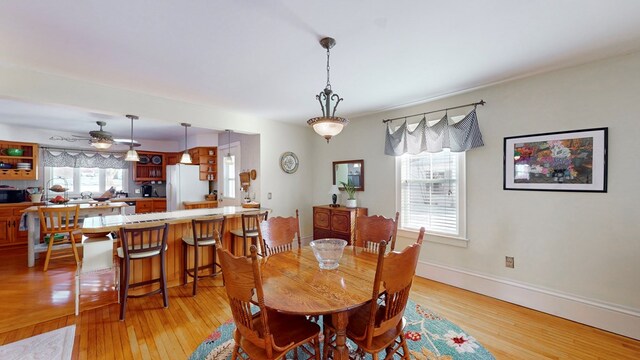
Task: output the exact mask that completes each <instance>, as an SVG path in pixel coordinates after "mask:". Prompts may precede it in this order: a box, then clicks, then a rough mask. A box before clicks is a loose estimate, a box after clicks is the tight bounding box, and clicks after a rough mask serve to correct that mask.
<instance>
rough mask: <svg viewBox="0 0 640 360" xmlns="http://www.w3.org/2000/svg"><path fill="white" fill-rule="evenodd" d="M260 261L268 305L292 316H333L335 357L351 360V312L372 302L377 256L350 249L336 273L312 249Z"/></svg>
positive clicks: (358, 249)
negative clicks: (348, 332)
mask: <svg viewBox="0 0 640 360" xmlns="http://www.w3.org/2000/svg"><path fill="white" fill-rule="evenodd" d="M261 261H262V263H261V269H262V277H263V282H262V287H263V290H264V298H265V305H266V306H267V307H269V308H271V309H274V310H277V311H281V312H284V313H289V314H298V315H326V314H333V324H334V326H336V330H337V337H336V345H337V349H338V351H337V353H336V354H335V356H334V358H335V359H348V358H349V352H348V349H347V347H346V346H345V342H346V339H347V335H346V329H347V324H348V322H349V317H348V314H349V310H351V309H353V308H355V307H358V306H360V305H362V304H365V303H366V302H368V301H369V300H371V296H372V293H373V279H374V277H375V272H376V261H377V254H375V253H371V252H367V251H365V250H364V249H362V248H356V247H350V246H347V247H346V248H345V250H344V254H343V256H342V259H341V260H340V266H339V267H338V268H337V269H335V270H322V269H320V268H319V267H318V261H317V260H316V258H315V256H314V255H313V252H312V250H311V248H310V247H303V248H302V249H297V250H293V251H288V252H284V253H280V254H275V255H271V256H269V257H267V258H264V259H262V260H261Z"/></svg>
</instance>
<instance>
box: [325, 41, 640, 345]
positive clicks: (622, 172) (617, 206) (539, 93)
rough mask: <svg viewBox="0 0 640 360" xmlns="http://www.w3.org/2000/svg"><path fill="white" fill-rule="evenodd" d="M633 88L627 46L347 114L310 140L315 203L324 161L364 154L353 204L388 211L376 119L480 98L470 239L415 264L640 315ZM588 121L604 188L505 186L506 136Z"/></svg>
mask: <svg viewBox="0 0 640 360" xmlns="http://www.w3.org/2000/svg"><path fill="white" fill-rule="evenodd" d="M639 94H640V53H634V54H631V55H626V56H622V57H616V58H611V59H607V60H603V61H599V62H595V63H590V64H586V65H582V66H577V67H573V68H569V69H564V70H560V71H554V72H551V73H546V74H542V75H536V76H532V77H528V78H524V79H520V80H516V81H511V82H506V83H503V84H498V85H494V86H491V87H487V88H484V89H479V90H476V91H472V92H468V93H465V94H461V95H457V96H452V97H449V98H446V99H442V100H438V101H433V102H431V103H427V104H423V105H419V106H413V107H410V108H405V109H400V110H395V111H389V112H386V113H383V114H375V115H371V116H365V117H362V118H358V119H351V124H350V125H349V126H347V127H346V128H345V130H344V131H343V133H342V134H340V135H338V136H337V137H336V138H335V139H333V140H331V143H330V144H329V145H327V144H326V143H324V141H322V139H316V141H315V142H314V147H313V148H314V157H313V163H314V181H315V182H314V189H315V191H314V203H327V202H328V201H329V198H328V195H326V192H327V189H328V188H329V186H330V184H331V172H330V169H331V162H332V161H336V160H349V159H360V158H362V159H364V161H365V163H364V165H365V174H366V176H365V182H366V191H365V192H361V193H358V194H357V197H358V201H359V205H360V206H364V207H368V208H369V214H382V215H385V216H392V215H393V214H394V212H395V210H396V206H395V201H396V197H395V181H394V170H395V160H394V158H392V157H390V156H385V155H383V153H384V131H385V126H384V125H383V124H382V122H381V120H382V119H385V118H391V117H395V116H403V115H410V114H414V113H419V112H423V111H429V110H436V109H440V108H444V107H448V106H456V105H461V104H467V103H471V102H475V101H479V100H480V99H484V100H485V101H487V105H486V106H484V107H479V108H478V118H479V122H480V128H481V131H482V133H483V137H484V142H485V146H484V147H483V148H479V149H475V150H472V151H470V152H468V153H467V154H468V155H467V217H468V223H467V234H468V238H469V239H470V241H469V243H468V247H466V248H465V247H456V246H451V245H443V244H438V243H434V242H428V243H426V244H425V246H424V248H423V250H422V254H421V261H423V262H426V263H431V264H441V265H445V266H447V267H450V268H454V269H461V270H464V271H467V272H470V273H473V274H477V275H482V276H490V277H492V278H495V279H504V280H508V281H512V282H517V283H520V284H527V285H531V286H534V287H535V288H537V289H540V290H541V291H542V290H545V289H547V290H550V291H552V292H555V293H557V294H568V295H569V296H572V297H574V298H576V299H584V300H586V301H592V300H593V301H596V302H598V303H599V304H605V305H607V304H608V305H611V304H612V305H613V306H614V307H616V308H617V309H620V310H629V311H630V312H632V313H634V314H636V315H635V316H638V314H640V281H638V277H639V276H640V261H639V260H638V255H639V254H640V240H639V239H640V235H639V234H640V221H639V220H638V210H637V207H638V204H639V203H640V191H638V179H640V166H638V160H637V156H636V155H635V154H636V151H635V150H636V147H637V144H638V139H640V121H639V120H638V115H637V113H636V111H637V107H638V96H639ZM345 99H346V97H345ZM347 100H348V99H346V100H345V101H347ZM469 110H470V109H469V108H467V109H464V110H460V111H450V112H449V114H450V115H458V114H461V113H463V112H466V111H469ZM416 120H417V119H416ZM593 127H609V171H608V180H609V186H608V192H607V193H570V192H539V191H505V190H503V189H502V173H503V170H502V160H503V156H502V153H503V138H504V137H506V136H513V135H524V134H533V133H543V132H552V131H561V130H574V129H584V128H593ZM343 197H344V195H343ZM428 238H429V239H434V238H433V237H429V236H428ZM401 241H402V242H404V243H409V241H415V239H401ZM506 255H509V256H514V257H515V269H508V268H506V267H505V266H504V263H505V256H506ZM427 275H428V274H427ZM636 321H637V320H636ZM636 329H637V330H638V329H639V328H638V326H637V323H636ZM636 334H638V332H637V331H636Z"/></svg>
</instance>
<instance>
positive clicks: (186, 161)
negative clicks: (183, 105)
mask: <svg viewBox="0 0 640 360" xmlns="http://www.w3.org/2000/svg"><path fill="white" fill-rule="evenodd" d="M180 125H182V126H184V152H183V153H182V157H181V158H180V163H181V164H191V162H192V161H191V155H189V151H188V149H189V147H188V146H187V128H188V127H189V126H191V124H187V123H181V124H180Z"/></svg>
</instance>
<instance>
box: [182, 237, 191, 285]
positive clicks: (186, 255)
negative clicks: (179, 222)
mask: <svg viewBox="0 0 640 360" xmlns="http://www.w3.org/2000/svg"><path fill="white" fill-rule="evenodd" d="M182 264H183V266H182V283H183V284H185V285H186V284H187V271H188V270H189V246H187V244H186V243H184V242H183V243H182Z"/></svg>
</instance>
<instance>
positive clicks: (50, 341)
mask: <svg viewBox="0 0 640 360" xmlns="http://www.w3.org/2000/svg"><path fill="white" fill-rule="evenodd" d="M75 332H76V326H75V325H71V326H67V327H64V328H61V329H58V330H53V331H49V332H46V333H44V334H40V335H36V336H32V337H30V338H26V339H23V340H20V341H16V342H14V343H11V344H7V345H4V346H0V359H2V360H36V359H43V360H44V359H47V360H69V359H71V353H72V352H73V339H74V336H75Z"/></svg>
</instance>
